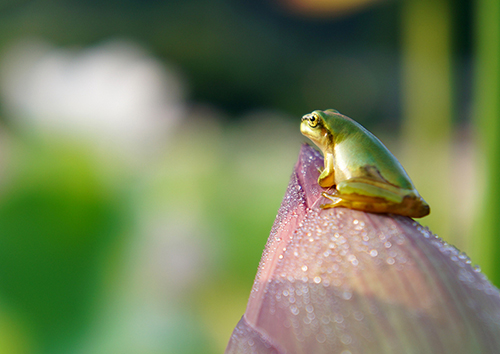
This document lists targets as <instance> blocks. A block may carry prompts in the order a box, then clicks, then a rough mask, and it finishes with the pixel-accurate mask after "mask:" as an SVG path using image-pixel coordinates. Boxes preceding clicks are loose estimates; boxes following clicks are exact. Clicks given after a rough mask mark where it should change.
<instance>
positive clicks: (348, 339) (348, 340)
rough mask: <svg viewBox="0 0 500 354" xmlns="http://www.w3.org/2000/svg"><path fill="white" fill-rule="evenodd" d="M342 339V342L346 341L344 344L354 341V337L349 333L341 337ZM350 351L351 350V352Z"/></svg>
mask: <svg viewBox="0 0 500 354" xmlns="http://www.w3.org/2000/svg"><path fill="white" fill-rule="evenodd" d="M340 341H341V342H342V343H344V344H346V345H347V344H351V342H352V338H351V336H350V335H348V334H344V335H343V336H342V337H341V338H340ZM345 351H346V350H344V352H345ZM342 353H343V352H342ZM349 353H350V352H349Z"/></svg>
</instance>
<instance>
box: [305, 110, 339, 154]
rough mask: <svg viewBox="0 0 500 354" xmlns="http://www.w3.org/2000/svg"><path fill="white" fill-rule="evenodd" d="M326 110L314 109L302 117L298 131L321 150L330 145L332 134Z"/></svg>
mask: <svg viewBox="0 0 500 354" xmlns="http://www.w3.org/2000/svg"><path fill="white" fill-rule="evenodd" d="M327 114H328V113H327V111H326V112H323V111H314V112H312V113H309V114H306V115H305V116H303V117H302V123H301V124H300V132H301V133H302V134H303V135H305V136H307V137H308V138H309V139H311V140H312V141H313V143H315V144H316V145H317V146H318V147H319V148H320V149H321V150H323V151H325V150H326V149H327V148H328V147H329V146H331V142H332V136H331V131H330V129H329V127H328V124H327V121H326V120H325V116H326V115H327Z"/></svg>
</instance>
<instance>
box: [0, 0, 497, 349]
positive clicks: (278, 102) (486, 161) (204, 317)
mask: <svg viewBox="0 0 500 354" xmlns="http://www.w3.org/2000/svg"><path fill="white" fill-rule="evenodd" d="M499 57H500V2H499V1H496V0H495V1H490V0H478V1H471V0H469V1H466V0H460V1H451V0H407V1H403V0H399V1H398V0H386V1H382V0H380V1H369V0H356V1H354V0H351V1H348V0H344V1H342V0H253V1H242V0H236V1H234V0H232V1H231V0H183V1H168V0H164V1H159V0H122V1H116V0H98V1H97V0H87V1H79V0H1V1H0V353H12V354H18V353H44V354H45V353H51V354H52V353H77V354H87V353H146V354H147V353H176V354H177V353H221V352H223V350H224V348H225V346H226V344H227V341H228V339H229V337H230V335H231V332H232V329H233V328H234V326H235V325H236V323H237V322H238V320H239V318H240V317H241V315H242V314H243V313H244V310H245V306H246V302H247V299H248V295H249V293H250V289H251V287H252V282H253V278H254V276H255V271H256V269H257V265H258V262H259V259H260V255H261V252H262V250H263V248H264V245H265V242H266V240H267V237H268V234H269V231H270V229H271V226H272V223H273V220H274V217H275V215H276V212H277V210H278V207H279V205H280V203H281V199H282V197H283V195H284V193H285V190H286V187H287V184H288V179H289V177H290V174H291V172H292V168H293V165H294V163H295V161H296V158H297V154H298V152H299V149H300V144H301V143H302V142H305V141H306V139H305V138H304V137H302V136H301V135H300V133H299V122H300V117H301V116H302V115H303V114H305V113H308V112H310V111H312V110H314V109H327V108H336V109H337V110H339V111H341V112H342V113H344V114H346V115H348V116H350V117H352V118H354V119H356V120H357V121H359V122H360V123H362V124H363V125H365V126H366V127H367V128H368V129H369V130H371V131H372V132H374V133H375V134H376V135H377V136H378V137H379V138H380V139H381V140H382V141H383V142H384V143H385V144H386V145H387V146H388V147H389V149H390V150H391V151H393V153H394V154H395V155H396V156H397V157H398V159H399V160H400V161H401V162H402V164H403V166H404V167H405V168H406V170H407V171H408V173H409V175H410V176H411V178H412V179H413V181H414V183H415V184H416V186H417V188H418V189H419V191H420V193H421V194H422V196H423V197H424V198H425V199H426V200H427V201H428V202H429V204H430V205H431V208H432V213H431V215H430V216H428V217H426V218H424V219H422V220H421V223H422V224H423V225H427V226H429V227H430V228H431V230H432V231H433V232H435V233H437V234H438V235H439V236H441V237H442V238H444V239H445V240H446V241H447V242H449V243H451V244H454V245H456V246H457V247H458V248H459V249H460V250H462V251H465V252H467V253H468V254H469V255H470V256H471V257H472V261H473V262H474V263H478V264H479V265H480V266H481V267H482V269H483V270H484V272H485V274H486V275H487V276H488V277H489V278H490V279H491V280H492V281H493V282H494V283H495V284H496V285H500V260H499V259H498V258H500V257H498V250H499V249H500V241H499V238H498V235H497V230H498V229H499V226H500V188H499V187H498V186H497V185H498V181H500V166H499V164H500V156H499V154H500V139H499V134H500V124H499V123H500V99H499V98H500V59H499Z"/></svg>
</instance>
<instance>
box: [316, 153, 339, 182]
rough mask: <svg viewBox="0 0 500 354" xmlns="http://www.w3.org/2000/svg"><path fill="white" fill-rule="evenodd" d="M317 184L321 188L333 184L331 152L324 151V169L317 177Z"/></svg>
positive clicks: (333, 172) (333, 174)
mask: <svg viewBox="0 0 500 354" xmlns="http://www.w3.org/2000/svg"><path fill="white" fill-rule="evenodd" d="M318 184H319V185H320V186H321V187H323V188H329V187H333V186H334V185H335V169H334V165H333V154H331V153H325V169H324V170H323V171H322V172H321V174H320V175H319V177H318Z"/></svg>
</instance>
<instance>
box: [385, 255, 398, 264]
mask: <svg viewBox="0 0 500 354" xmlns="http://www.w3.org/2000/svg"><path fill="white" fill-rule="evenodd" d="M395 262H396V261H395V260H394V258H392V257H389V258H387V264H394V263H395Z"/></svg>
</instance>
